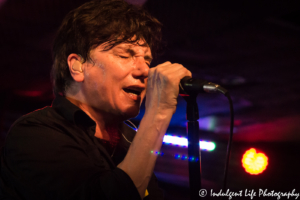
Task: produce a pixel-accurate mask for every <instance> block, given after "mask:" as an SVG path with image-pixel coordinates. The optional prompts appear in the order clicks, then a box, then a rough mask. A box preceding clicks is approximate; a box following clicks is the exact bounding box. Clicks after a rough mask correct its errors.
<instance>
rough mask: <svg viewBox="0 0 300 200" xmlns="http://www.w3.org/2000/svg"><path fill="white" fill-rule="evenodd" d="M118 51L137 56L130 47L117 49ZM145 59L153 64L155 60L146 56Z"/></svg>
mask: <svg viewBox="0 0 300 200" xmlns="http://www.w3.org/2000/svg"><path fill="white" fill-rule="evenodd" d="M116 48H117V49H121V50H124V51H125V52H126V53H130V54H131V55H135V54H136V52H135V51H134V50H133V49H132V48H130V47H116ZM144 59H145V60H147V61H149V62H151V61H152V60H153V57H152V56H151V55H145V56H144Z"/></svg>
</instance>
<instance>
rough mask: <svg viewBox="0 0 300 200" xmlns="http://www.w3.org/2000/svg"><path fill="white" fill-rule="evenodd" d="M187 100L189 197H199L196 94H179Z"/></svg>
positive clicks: (199, 153) (199, 168)
mask: <svg viewBox="0 0 300 200" xmlns="http://www.w3.org/2000/svg"><path fill="white" fill-rule="evenodd" d="M181 96H183V98H184V99H185V100H186V102H187V107H186V119H187V120H188V122H187V135H188V158H189V159H188V163H189V183H190V199H191V200H196V199H199V198H200V197H199V190H200V189H201V151H200V145H199V122H198V119H199V113H198V105H197V102H196V97H197V95H181Z"/></svg>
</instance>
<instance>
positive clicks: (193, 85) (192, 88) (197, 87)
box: [179, 76, 228, 96]
mask: <svg viewBox="0 0 300 200" xmlns="http://www.w3.org/2000/svg"><path fill="white" fill-rule="evenodd" d="M200 92H209V93H212V92H221V93H223V94H224V95H227V93H228V91H227V90H226V89H225V88H223V87H221V86H220V85H218V84H216V83H212V82H209V81H206V80H201V79H193V78H192V77H190V76H186V77H184V78H183V79H181V81H180V84H179V94H180V95H181V96H189V95H197V94H198V93H200Z"/></svg>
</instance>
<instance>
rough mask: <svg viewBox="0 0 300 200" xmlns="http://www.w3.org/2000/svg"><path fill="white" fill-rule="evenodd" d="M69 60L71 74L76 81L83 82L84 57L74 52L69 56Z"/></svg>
mask: <svg viewBox="0 0 300 200" xmlns="http://www.w3.org/2000/svg"><path fill="white" fill-rule="evenodd" d="M67 62H68V65H69V70H70V74H71V76H72V77H73V79H74V81H76V82H82V81H83V80H84V73H83V66H82V62H83V60H82V57H81V56H80V55H78V54H75V53H72V54H70V55H69V56H68V59H67Z"/></svg>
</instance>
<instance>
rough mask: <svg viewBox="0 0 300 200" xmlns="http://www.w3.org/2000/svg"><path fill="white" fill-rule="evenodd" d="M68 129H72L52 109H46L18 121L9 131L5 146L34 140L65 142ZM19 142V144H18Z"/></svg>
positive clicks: (69, 124)
mask: <svg viewBox="0 0 300 200" xmlns="http://www.w3.org/2000/svg"><path fill="white" fill-rule="evenodd" d="M66 127H72V126H71V123H68V122H67V121H66V120H65V119H64V118H63V117H62V116H61V115H59V114H58V113H57V112H56V111H55V110H54V109H53V108H52V107H44V108H42V109H39V110H36V111H33V112H31V113H29V114H26V115H24V116H22V117H20V118H19V119H18V120H16V121H15V122H14V123H13V125H12V126H11V128H10V129H9V131H8V134H7V137H6V141H5V146H7V145H8V144H12V143H14V144H18V143H24V142H26V141H28V140H31V141H32V138H39V141H41V139H43V140H47V139H53V140H64V137H65V136H64V135H65V133H66V129H67V128H66ZM17 141H18V142H17Z"/></svg>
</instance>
